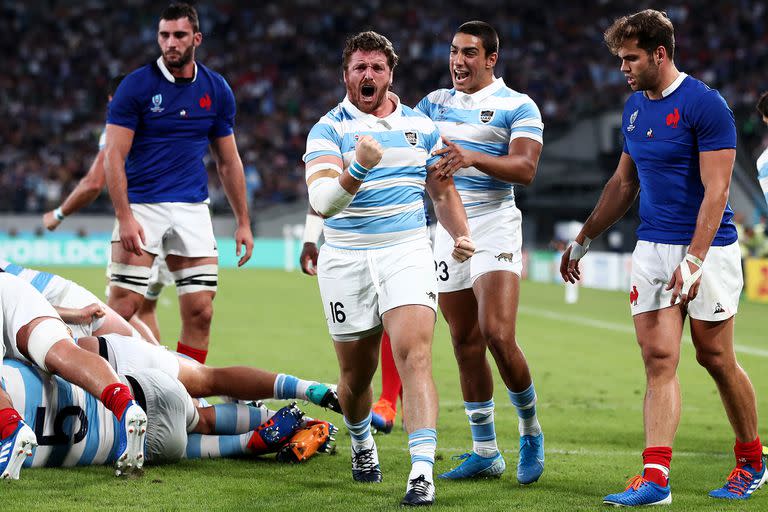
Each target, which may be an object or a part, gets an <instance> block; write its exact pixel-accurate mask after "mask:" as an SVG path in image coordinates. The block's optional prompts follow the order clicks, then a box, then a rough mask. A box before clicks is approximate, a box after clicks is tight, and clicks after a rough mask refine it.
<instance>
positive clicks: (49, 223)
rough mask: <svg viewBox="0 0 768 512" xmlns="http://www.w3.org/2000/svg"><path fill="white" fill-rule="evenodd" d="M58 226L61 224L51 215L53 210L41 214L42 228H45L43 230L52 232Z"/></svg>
mask: <svg viewBox="0 0 768 512" xmlns="http://www.w3.org/2000/svg"><path fill="white" fill-rule="evenodd" d="M59 224H61V221H60V220H59V219H57V218H56V216H55V215H54V214H53V210H51V211H48V212H45V213H44V214H43V226H45V229H47V230H48V231H53V230H54V229H56V228H57V227H59Z"/></svg>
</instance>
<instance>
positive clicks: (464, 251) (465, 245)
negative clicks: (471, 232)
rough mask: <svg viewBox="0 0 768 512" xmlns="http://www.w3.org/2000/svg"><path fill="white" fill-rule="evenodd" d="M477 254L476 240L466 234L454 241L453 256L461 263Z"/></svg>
mask: <svg viewBox="0 0 768 512" xmlns="http://www.w3.org/2000/svg"><path fill="white" fill-rule="evenodd" d="M473 254H475V242H473V241H472V239H471V238H470V237H468V236H466V235H462V236H460V237H458V238H457V239H456V240H454V242H453V252H452V253H451V256H453V259H455V260H456V261H458V262H459V263H462V262H465V261H467V260H468V259H469V258H471V257H472V255H473Z"/></svg>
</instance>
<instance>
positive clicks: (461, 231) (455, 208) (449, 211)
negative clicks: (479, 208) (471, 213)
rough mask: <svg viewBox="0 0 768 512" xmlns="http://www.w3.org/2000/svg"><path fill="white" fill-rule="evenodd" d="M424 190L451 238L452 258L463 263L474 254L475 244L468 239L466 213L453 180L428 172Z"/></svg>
mask: <svg viewBox="0 0 768 512" xmlns="http://www.w3.org/2000/svg"><path fill="white" fill-rule="evenodd" d="M426 188H427V193H429V197H431V198H432V204H434V206H435V215H436V216H437V220H438V221H439V222H440V224H441V225H442V226H443V227H444V228H445V230H446V231H448V234H450V235H451V238H453V241H454V247H453V254H452V256H453V257H454V259H455V260H456V261H459V262H462V261H465V260H466V259H468V258H470V257H471V256H472V254H474V252H475V244H474V242H472V239H471V237H470V233H469V222H467V212H466V211H465V210H464V205H463V204H462V203H461V197H460V196H459V193H458V192H457V191H456V187H455V186H454V184H453V178H451V177H448V178H444V177H441V176H438V175H437V173H435V172H428V173H427V182H426Z"/></svg>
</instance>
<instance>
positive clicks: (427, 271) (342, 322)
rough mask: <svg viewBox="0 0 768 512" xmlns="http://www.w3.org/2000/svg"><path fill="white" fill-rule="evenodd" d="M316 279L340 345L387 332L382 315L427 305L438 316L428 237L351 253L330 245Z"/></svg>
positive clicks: (325, 248)
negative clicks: (411, 306)
mask: <svg viewBox="0 0 768 512" xmlns="http://www.w3.org/2000/svg"><path fill="white" fill-rule="evenodd" d="M317 277H318V284H319V286H320V296H321V297H322V300H323V309H324V311H325V318H326V321H327V322H328V331H329V332H330V334H331V337H332V338H333V339H334V340H335V341H356V340H358V339H361V338H363V337H365V336H368V335H370V334H374V333H375V332H376V331H377V330H381V328H382V324H381V317H382V315H383V314H384V313H385V312H387V311H389V310H390V309H394V308H396V307H399V306H406V305H415V304H419V305H424V306H427V307H429V308H431V309H432V310H433V311H435V315H437V283H436V281H435V273H434V263H433V260H432V251H431V249H430V246H429V240H428V239H427V238H426V237H424V238H423V239H420V240H414V241H411V242H407V243H402V244H398V245H394V246H391V247H385V248H382V249H362V250H348V249H338V248H335V247H331V246H329V245H328V244H325V245H323V246H322V247H321V249H320V255H319V257H318V261H317ZM435 318H437V316H435Z"/></svg>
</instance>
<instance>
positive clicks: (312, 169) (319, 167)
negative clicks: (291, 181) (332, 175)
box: [304, 162, 344, 180]
mask: <svg viewBox="0 0 768 512" xmlns="http://www.w3.org/2000/svg"><path fill="white" fill-rule="evenodd" d="M329 170H330V171H336V172H337V173H339V174H343V173H344V169H342V168H341V167H340V166H338V165H336V164H329V163H326V162H323V163H319V164H312V165H310V166H309V167H307V170H306V171H305V172H304V179H306V180H308V179H309V178H310V177H311V176H312V175H313V174H315V173H317V172H320V171H329Z"/></svg>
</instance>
